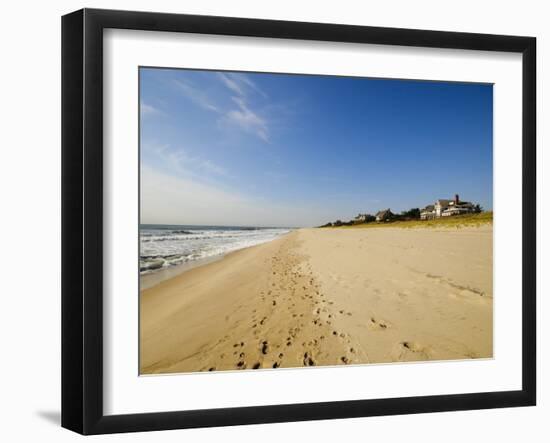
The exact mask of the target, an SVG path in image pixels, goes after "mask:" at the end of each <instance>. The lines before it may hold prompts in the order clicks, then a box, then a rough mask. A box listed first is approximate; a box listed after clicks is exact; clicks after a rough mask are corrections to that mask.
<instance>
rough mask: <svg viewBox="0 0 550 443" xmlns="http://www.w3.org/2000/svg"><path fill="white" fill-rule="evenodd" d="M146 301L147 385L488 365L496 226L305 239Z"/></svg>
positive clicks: (323, 234) (253, 251) (180, 280)
mask: <svg viewBox="0 0 550 443" xmlns="http://www.w3.org/2000/svg"><path fill="white" fill-rule="evenodd" d="M473 251H475V252H473ZM140 294H141V296H140V356H141V361H140V373H142V374H159V373H177V372H197V371H208V370H238V369H260V368H279V367H284V368H290V367H303V366H333V365H345V364H354V363H355V364H366V363H389V362H406V361H428V360H430V361H431V360H450V359H457V360H459V359H470V358H490V357H492V226H490V225H485V226H482V227H468V228H461V229H459V230H457V229H451V230H441V231H440V230H426V229H401V228H397V227H396V229H388V227H384V228H383V229H366V230H364V229H345V230H344V229H342V230H340V229H328V230H326V229H315V228H314V229H300V230H296V231H292V232H290V233H288V234H285V235H283V236H281V237H279V238H277V239H274V240H272V241H269V242H267V243H262V244H258V245H254V246H251V247H247V248H243V249H240V250H237V251H233V252H230V253H229V254H226V255H224V256H223V257H222V258H221V259H218V260H216V261H214V262H212V263H208V264H204V265H201V266H198V267H195V268H193V269H190V270H186V271H184V272H183V273H181V274H179V275H177V276H175V277H173V278H170V279H168V280H164V281H163V282H161V283H159V284H157V285H155V286H153V287H150V288H148V289H144V290H142V291H141V293H140Z"/></svg>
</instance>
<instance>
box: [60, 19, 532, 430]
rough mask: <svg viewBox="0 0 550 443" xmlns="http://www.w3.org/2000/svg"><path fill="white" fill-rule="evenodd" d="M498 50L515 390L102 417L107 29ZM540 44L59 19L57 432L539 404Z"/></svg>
mask: <svg viewBox="0 0 550 443" xmlns="http://www.w3.org/2000/svg"><path fill="white" fill-rule="evenodd" d="M108 28H118V29H132V30H147V31H171V32H187V33H198V34H217V35H227V36H249V37H268V38H280V39H300V40H317V41H329V42H353V43H369V44H378V45H397V46H416V47H429V48H454V49H469V50H479V51H503V52H511V53H520V54H522V64H523V79H522V82H523V85H522V88H523V97H522V128H523V129H522V130H523V135H522V144H523V146H522V150H523V151H522V152H523V165H522V166H523V189H522V193H523V208H522V222H523V233H522V240H523V246H522V254H523V257H522V263H523V266H522V295H521V297H522V334H523V336H522V359H523V360H522V389H521V390H517V391H505V392H477V393H468V394H466V393H465V394H456V395H435V396H419V397H404V398H392V399H371V400H357V401H336V402H325V403H308V404H286V405H285V404H283V405H266V406H261V407H237V408H225V409H208V410H190V411H177V412H160V413H142V414H130V415H104V412H103V406H102V405H103V333H102V327H103V318H102V315H103V300H102V284H103V279H102V269H103V228H102V224H103V208H102V206H103V198H102V195H103V181H102V179H103V170H102V164H103V162H102V160H103V146H102V139H103V88H102V84H103V78H102V77H103V30H105V29H108ZM535 117H536V39H535V38H533V37H516V36H503V35H485V34H471V33H456V32H440V31H423V30H411V29H390V28H378V27H364V26H348V25H337V24H319V23H301V22H288V21H274V20H256V19H244V18H229V17H210V16H197V15H179V14H163V13H151V12H127V11H110V10H97V9H83V10H79V11H76V12H73V13H71V14H68V15H65V16H63V18H62V426H63V427H65V428H68V429H71V430H73V431H76V432H78V433H81V434H106V433H116V432H133V431H152V430H162V429H180V428H194V427H211V426H229V425H240V424H255V423H273V422H290V421H301V420H320V419H332V418H347V417H363V416H380V415H394V414H415V413H425V412H437V411H458V410H467V409H488V408H502V407H514V406H531V405H535V403H536V337H535V332H536V137H535V134H536V118H535Z"/></svg>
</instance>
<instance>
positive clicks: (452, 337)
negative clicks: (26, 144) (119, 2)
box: [62, 9, 536, 434]
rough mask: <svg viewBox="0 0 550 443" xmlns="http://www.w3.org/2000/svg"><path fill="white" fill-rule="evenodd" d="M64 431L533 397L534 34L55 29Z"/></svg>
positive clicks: (392, 410)
mask: <svg viewBox="0 0 550 443" xmlns="http://www.w3.org/2000/svg"><path fill="white" fill-rule="evenodd" d="M62 58H63V65H62V77H63V78H62V125H63V127H62V162H63V164H62V173H63V178H62V188H63V191H62V198H63V209H62V220H63V226H62V242H63V244H62V255H63V262H62V271H63V275H62V284H63V290H62V425H63V426H64V427H66V428H68V429H71V430H73V431H76V432H79V433H82V434H102V433H115V432H132V431H149V430H161V429H178V428H191V427H209V426H228V425H238V424H252V423H272V422H285V421H299V420H319V419H330V418H346V417H362V416H377V415H390V414H412V413H424V412H435V411H455V410H466V409H484V408H500V407H514V406H530V405H535V402H536V373H535V368H536V355H535V350H536V341H535V339H536V337H535V330H536V325H535V320H536V315H535V310H536V285H535V277H536V276H535V258H536V216H535V215H536V214H535V211H536V207H535V203H536V180H535V171H536V160H535V130H536V127H535V122H536V119H535V110H536V106H535V95H536V94H535V83H536V82H535V73H536V69H535V60H536V41H535V39H534V38H531V37H516V36H499V35H484V34H466V33H454V32H439V31H422V30H410V29H388V28H376V27H362V26H348V25H340V24H319V23H299V22H283V21H271V20H256V19H243V18H228V17H208V16H191V15H175V14H160V13H149V12H126V11H108V10H92V9H84V10H80V11H77V12H74V13H72V14H68V15H66V16H64V17H63V20H62Z"/></svg>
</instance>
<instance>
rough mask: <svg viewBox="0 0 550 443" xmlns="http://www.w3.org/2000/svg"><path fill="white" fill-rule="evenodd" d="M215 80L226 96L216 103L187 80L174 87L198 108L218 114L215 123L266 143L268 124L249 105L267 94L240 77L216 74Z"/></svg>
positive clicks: (239, 75)
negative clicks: (238, 130) (236, 129)
mask: <svg viewBox="0 0 550 443" xmlns="http://www.w3.org/2000/svg"><path fill="white" fill-rule="evenodd" d="M216 78H218V79H219V81H220V82H221V84H222V85H223V86H224V88H225V89H226V90H227V93H228V94H227V95H225V97H224V96H220V97H217V99H216V100H215V99H213V98H212V96H211V94H209V93H208V92H206V90H205V88H200V87H198V86H197V85H195V84H194V83H193V82H191V81H190V80H188V79H183V78H180V79H176V80H174V85H175V86H176V88H177V90H178V91H179V92H180V93H182V94H183V95H184V96H185V97H187V98H188V99H189V100H190V101H192V102H193V103H195V104H196V105H197V106H199V107H200V108H202V109H205V110H207V111H211V112H213V113H215V114H218V115H219V117H218V122H221V123H223V124H224V125H225V126H229V127H236V128H239V129H240V130H241V131H245V132H248V133H249V134H252V135H255V136H256V137H258V138H260V139H261V140H262V141H264V142H266V143H268V142H269V135H270V129H269V122H268V120H267V118H266V117H265V116H263V115H262V112H261V110H260V109H258V108H257V106H256V105H255V104H253V103H255V100H254V99H257V98H258V97H260V98H261V99H265V98H267V94H266V93H265V92H263V91H262V90H261V89H260V88H259V87H258V86H257V85H256V83H254V82H253V81H252V80H250V79H249V78H248V77H247V76H246V75H244V74H238V73H222V72H218V73H217V76H216ZM222 103H225V104H224V105H222Z"/></svg>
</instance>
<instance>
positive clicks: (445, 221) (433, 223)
mask: <svg viewBox="0 0 550 443" xmlns="http://www.w3.org/2000/svg"><path fill="white" fill-rule="evenodd" d="M492 223H493V211H487V212H481V213H480V214H465V215H456V216H453V217H440V218H436V219H434V220H406V221H404V220H399V221H393V222H386V223H376V222H371V223H362V224H357V225H352V226H339V227H338V228H342V229H369V228H404V229H408V228H461V227H466V226H482V225H487V224H492ZM335 228H337V227H333V228H332V229H335ZM329 229H330V228H329Z"/></svg>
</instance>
